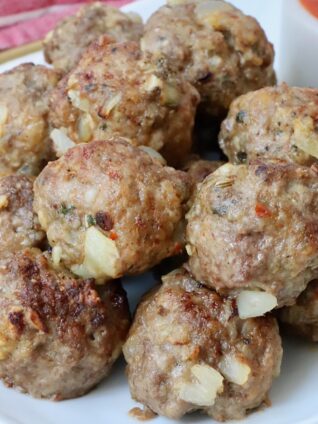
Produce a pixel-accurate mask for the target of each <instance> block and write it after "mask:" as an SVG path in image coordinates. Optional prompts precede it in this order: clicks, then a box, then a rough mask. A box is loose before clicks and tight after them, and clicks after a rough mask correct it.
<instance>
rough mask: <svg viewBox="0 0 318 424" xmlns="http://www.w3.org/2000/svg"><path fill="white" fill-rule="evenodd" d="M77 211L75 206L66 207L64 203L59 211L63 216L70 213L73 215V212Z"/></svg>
mask: <svg viewBox="0 0 318 424" xmlns="http://www.w3.org/2000/svg"><path fill="white" fill-rule="evenodd" d="M74 209H75V206H66V204H65V203H62V204H61V207H60V210H59V212H60V213H61V214H62V215H64V216H65V215H67V214H68V213H71V212H72V211H73V210H74Z"/></svg>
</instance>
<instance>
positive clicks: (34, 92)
mask: <svg viewBox="0 0 318 424" xmlns="http://www.w3.org/2000/svg"><path fill="white" fill-rule="evenodd" d="M58 79H59V75H58V74H57V73H56V72H55V71H53V70H52V69H48V68H46V67H44V66H41V65H33V64H32V63H25V64H23V65H19V66H17V67H15V68H13V69H11V70H10V71H7V72H4V73H2V74H0V176H5V175H10V174H13V173H21V174H26V175H37V174H38V173H39V172H40V170H41V169H42V168H43V166H44V165H45V164H46V163H47V161H48V160H49V159H50V158H51V155H52V150H51V143H50V141H49V133H48V122H47V115H48V110H49V107H48V103H49V95H50V93H51V91H52V89H53V87H55V85H56V84H57V82H58Z"/></svg>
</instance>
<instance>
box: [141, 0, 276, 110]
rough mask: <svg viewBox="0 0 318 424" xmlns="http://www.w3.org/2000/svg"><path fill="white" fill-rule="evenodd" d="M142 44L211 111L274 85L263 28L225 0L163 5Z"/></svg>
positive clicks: (272, 57)
mask: <svg viewBox="0 0 318 424" xmlns="http://www.w3.org/2000/svg"><path fill="white" fill-rule="evenodd" d="M171 3H172V2H171ZM141 46H142V49H143V51H144V52H146V53H147V54H149V56H150V58H151V61H152V62H153V63H154V64H155V65H156V66H158V67H160V68H164V69H168V70H169V71H174V72H176V73H178V72H182V74H183V75H184V76H185V77H186V79H187V80H188V81H190V82H191V83H192V84H193V85H194V86H195V87H196V88H197V89H198V91H199V93H200V95H201V101H202V105H201V106H202V108H203V109H204V110H205V111H206V112H209V113H210V114H212V115H216V116H222V115H223V114H224V112H225V111H226V110H227V109H228V108H229V106H230V103H231V102H232V100H234V99H235V98H236V97H237V96H239V95H241V94H243V93H246V92H248V91H252V90H256V89H258V88H261V87H264V86H267V85H273V84H274V83H275V73H274V71H273V59H274V51H273V46H272V45H271V44H270V43H269V42H268V40H267V38H266V36H265V33H264V31H263V30H262V28H261V27H260V25H259V24H258V22H257V21H256V20H255V19H254V18H252V17H250V16H246V15H244V14H243V13H242V12H241V11H240V10H238V9H236V8H235V7H234V6H232V5H230V4H229V3H226V2H223V1H216V0H199V1H186V0H185V1H183V2H177V4H168V5H165V6H163V7H161V8H160V9H159V10H158V11H157V12H155V13H154V14H153V15H152V16H151V17H150V19H149V20H148V22H147V23H146V25H145V33H144V36H143V38H142V40H141Z"/></svg>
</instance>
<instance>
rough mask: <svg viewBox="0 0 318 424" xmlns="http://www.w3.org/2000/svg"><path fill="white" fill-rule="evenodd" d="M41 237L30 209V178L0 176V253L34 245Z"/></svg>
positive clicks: (35, 218)
mask: <svg viewBox="0 0 318 424" xmlns="http://www.w3.org/2000/svg"><path fill="white" fill-rule="evenodd" d="M44 237H45V233H44V232H43V231H42V230H41V227H40V223H39V220H38V217H37V216H36V214H35V213H34V212H33V180H32V179H30V178H29V177H25V176H22V175H11V176H8V177H2V178H0V254H1V255H4V254H6V253H8V252H13V251H15V250H19V249H23V248H25V247H36V246H38V245H39V244H40V243H41V241H42V240H43V239H44Z"/></svg>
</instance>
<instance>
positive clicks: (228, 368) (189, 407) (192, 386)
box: [123, 269, 282, 421]
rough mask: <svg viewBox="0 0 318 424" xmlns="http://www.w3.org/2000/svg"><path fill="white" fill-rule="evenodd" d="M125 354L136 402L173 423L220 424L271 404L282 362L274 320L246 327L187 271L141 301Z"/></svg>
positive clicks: (229, 302)
mask: <svg viewBox="0 0 318 424" xmlns="http://www.w3.org/2000/svg"><path fill="white" fill-rule="evenodd" d="M123 351H124V355H125V358H126V361H127V363H128V366H127V376H128V382H129V386H130V390H131V394H132V397H133V398H134V399H135V400H137V401H138V402H141V403H143V404H144V405H146V406H147V407H148V408H150V409H151V410H153V411H154V412H156V413H157V414H160V415H165V416H167V417H169V418H175V419H178V418H181V417H182V416H183V415H184V414H186V413H189V412H192V411H194V410H198V409H202V410H203V411H204V412H206V413H207V414H208V415H210V416H211V417H213V418H214V419H216V420H220V421H223V420H230V419H240V418H243V417H244V416H245V415H246V413H247V412H249V411H250V410H252V409H255V408H257V407H259V406H260V405H261V404H262V403H263V402H264V401H265V400H266V396H267V392H268V390H269V389H270V387H271V384H272V380H273V378H274V377H277V376H278V375H279V372H280V363H281V357H282V347H281V340H280V336H279V332H278V326H277V323H276V320H275V318H273V317H271V316H266V317H259V318H250V319H246V320H241V319H240V318H239V317H238V315H237V311H236V306H235V301H233V299H230V298H222V297H221V296H220V295H218V294H217V293H216V292H215V291H212V290H209V289H207V288H205V287H203V286H202V285H201V284H199V283H197V282H196V281H195V280H193V279H192V278H191V277H190V275H189V274H187V273H186V272H185V271H184V270H182V269H179V270H176V271H173V272H172V273H170V274H168V275H167V276H165V277H164V278H163V285H162V286H161V287H159V288H157V289H156V290H154V291H152V292H150V293H149V294H148V295H147V296H146V297H145V298H144V299H143V300H142V301H141V303H140V305H139V307H138V309H137V313H136V316H135V319H134V322H133V324H132V327H131V329H130V332H129V335H128V339H127V341H126V343H125V345H124V348H123Z"/></svg>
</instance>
